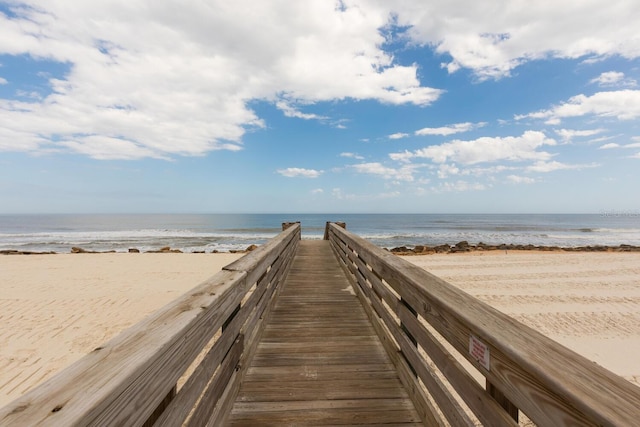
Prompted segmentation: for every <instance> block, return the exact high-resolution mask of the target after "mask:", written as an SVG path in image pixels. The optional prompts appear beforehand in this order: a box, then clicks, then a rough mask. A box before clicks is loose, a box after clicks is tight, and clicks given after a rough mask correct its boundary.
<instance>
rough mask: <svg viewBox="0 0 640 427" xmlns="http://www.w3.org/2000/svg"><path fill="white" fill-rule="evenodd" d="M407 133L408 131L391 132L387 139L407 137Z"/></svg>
mask: <svg viewBox="0 0 640 427" xmlns="http://www.w3.org/2000/svg"><path fill="white" fill-rule="evenodd" d="M408 136H409V134H408V133H400V132H398V133H393V134H391V135H389V139H402V138H406V137H408Z"/></svg>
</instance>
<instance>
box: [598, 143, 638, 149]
mask: <svg viewBox="0 0 640 427" xmlns="http://www.w3.org/2000/svg"><path fill="white" fill-rule="evenodd" d="M611 148H640V142H634V143H631V144H624V145H620V144H618V143H615V142H612V143H610V144H604V145H603V146H601V147H600V150H608V149H611Z"/></svg>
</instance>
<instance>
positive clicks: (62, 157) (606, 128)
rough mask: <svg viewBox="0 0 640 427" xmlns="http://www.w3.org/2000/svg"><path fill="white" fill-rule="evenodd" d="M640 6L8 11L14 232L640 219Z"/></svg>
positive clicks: (13, 6) (2, 112)
mask: <svg viewBox="0 0 640 427" xmlns="http://www.w3.org/2000/svg"><path fill="white" fill-rule="evenodd" d="M638 22H640V3H638V2H637V1H636V0H628V1H627V0H614V1H611V0H609V1H604V0H590V1H584V0H576V1H570V0H567V1H563V2H557V1H546V0H542V1H537V2H528V1H514V0H510V1H491V2H475V1H430V2H428V3H427V2H423V1H410V0H397V1H396V0H361V1H335V2H334V1H330V0H317V1H314V0H309V1H305V2H291V1H284V0H282V1H280V0H277V1H275V0H273V1H272V0H269V1H267V0H265V1H261V2H255V1H252V0H237V1H234V2H228V1H212V0H207V1H191V0H186V1H185V0H181V1H177V0H164V1H161V2H159V1H150V0H127V1H126V2H123V1H113V0H111V1H103V0H94V1H91V2H77V1H73V0H55V1H53V0H52V1H46V2H45V1H26V2H23V1H0V213H64V212H71V213H78V212H89V213H91V212H105V213H110V212H125V213H127V212H166V213H173V212H212V213H213V212H301V213H303V212H317V213H323V212H343V213H349V212H366V213H368V212H373V213H375V212H380V213H388V212H391V213H394V212H397V213H403V212H408V213H432V212H433V213H448V212H452V213H456V212H462V213H494V212H495V213H501V212H503V213H529V212H531V213H538V212H543V213H544V212H551V213H554V212H557V213H564V212H567V213H582V212H584V213H602V212H618V211H625V212H629V211H633V212H639V211H640V197H638V196H640V194H639V193H640V190H639V186H638V184H639V183H640V122H639V119H640V29H638V28H639V27H638V25H637V23H638Z"/></svg>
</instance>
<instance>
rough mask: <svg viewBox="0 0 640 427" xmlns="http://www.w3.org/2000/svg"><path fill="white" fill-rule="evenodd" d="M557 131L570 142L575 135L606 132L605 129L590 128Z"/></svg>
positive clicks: (581, 135)
mask: <svg viewBox="0 0 640 427" xmlns="http://www.w3.org/2000/svg"><path fill="white" fill-rule="evenodd" d="M555 132H556V133H557V134H558V135H559V136H560V138H562V139H563V140H564V141H566V142H569V141H571V140H572V139H573V138H575V137H584V136H593V135H598V134H599V133H602V132H604V129H590V130H574V129H556V130H555Z"/></svg>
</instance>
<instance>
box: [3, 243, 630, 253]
mask: <svg viewBox="0 0 640 427" xmlns="http://www.w3.org/2000/svg"><path fill="white" fill-rule="evenodd" d="M257 248H258V245H255V244H252V245H250V246H248V247H247V248H246V249H243V250H242V249H241V250H233V249H232V250H228V251H219V250H213V251H210V252H206V251H182V250H180V249H173V248H171V247H168V246H167V247H163V248H160V249H157V250H147V251H141V250H139V249H137V248H130V249H129V250H128V251H126V252H124V251H121V252H118V251H115V250H107V251H92V250H86V249H83V248H80V247H73V248H71V250H70V252H55V251H42V252H40V251H20V250H15V249H3V250H0V255H61V254H110V253H121V254H124V253H154V254H157V253H180V254H181V253H185V254H204V253H207V254H224V253H226V254H244V253H249V252H251V251H253V250H255V249H257ZM383 249H384V250H387V251H389V252H392V253H394V254H396V255H432V254H449V253H464V252H483V251H537V252H640V246H634V245H626V244H620V245H617V246H615V245H614V246H611V245H592V246H545V245H531V244H529V245H522V244H512V243H509V244H507V243H503V244H500V245H488V244H485V243H482V242H480V243H478V244H472V243H468V242H467V241H462V242H458V243H456V244H452V245H448V244H443V245H437V246H427V245H408V246H404V245H403V246H396V247H393V248H390V249H389V248H386V247H383Z"/></svg>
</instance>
